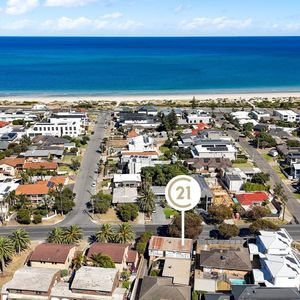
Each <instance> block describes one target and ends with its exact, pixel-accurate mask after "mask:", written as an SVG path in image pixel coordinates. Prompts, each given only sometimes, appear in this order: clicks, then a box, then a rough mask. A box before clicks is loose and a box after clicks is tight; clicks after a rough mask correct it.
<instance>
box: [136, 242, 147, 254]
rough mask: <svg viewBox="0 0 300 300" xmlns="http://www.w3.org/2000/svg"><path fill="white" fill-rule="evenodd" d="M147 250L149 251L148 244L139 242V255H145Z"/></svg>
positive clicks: (137, 249)
mask: <svg viewBox="0 0 300 300" xmlns="http://www.w3.org/2000/svg"><path fill="white" fill-rule="evenodd" d="M146 249H147V243H145V242H138V243H137V244H136V251H137V252H138V253H139V254H145V252H146Z"/></svg>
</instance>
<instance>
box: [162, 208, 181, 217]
mask: <svg viewBox="0 0 300 300" xmlns="http://www.w3.org/2000/svg"><path fill="white" fill-rule="evenodd" d="M164 214H165V216H166V218H167V219H170V217H171V216H177V215H179V212H178V211H176V210H174V209H173V208H171V207H165V208H164Z"/></svg>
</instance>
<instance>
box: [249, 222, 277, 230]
mask: <svg viewBox="0 0 300 300" xmlns="http://www.w3.org/2000/svg"><path fill="white" fill-rule="evenodd" d="M267 229H269V230H278V229H279V228H278V226H277V225H276V224H274V223H273V222H272V221H270V220H266V219H258V220H255V221H253V222H252V224H251V225H250V226H249V230H250V231H251V232H252V233H258V232H259V231H260V230H267Z"/></svg>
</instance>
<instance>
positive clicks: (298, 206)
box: [228, 130, 300, 224]
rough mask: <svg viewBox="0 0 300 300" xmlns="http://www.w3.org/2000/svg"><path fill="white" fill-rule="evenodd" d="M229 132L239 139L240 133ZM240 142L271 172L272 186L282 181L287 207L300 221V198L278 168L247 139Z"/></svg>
mask: <svg viewBox="0 0 300 300" xmlns="http://www.w3.org/2000/svg"><path fill="white" fill-rule="evenodd" d="M228 132H229V134H230V135H231V136H232V137H233V138H234V139H238V138H239V135H240V133H239V132H238V131H235V130H228ZM239 144H240V145H241V146H242V147H243V148H244V149H245V151H246V152H247V153H248V154H249V156H250V157H251V159H253V161H254V162H255V164H256V165H257V167H258V168H260V169H261V170H262V171H263V172H266V173H269V174H270V181H271V184H272V186H273V185H274V184H275V183H278V182H279V183H281V184H282V186H283V188H284V191H285V193H286V195H287V197H288V202H287V208H288V210H289V212H290V213H291V214H292V215H293V217H294V222H295V223H297V224H299V223H300V203H299V200H298V199H297V198H296V197H295V196H294V194H293V193H292V192H291V190H290V189H289V188H288V186H287V185H286V184H285V183H284V182H283V181H282V180H281V179H280V177H279V176H278V174H277V173H276V170H274V169H273V168H272V166H271V165H270V164H269V163H268V162H267V161H266V160H265V159H264V158H263V157H262V156H261V154H260V153H259V152H258V151H257V150H256V149H255V148H254V147H253V146H251V145H249V143H248V141H247V140H246V139H239Z"/></svg>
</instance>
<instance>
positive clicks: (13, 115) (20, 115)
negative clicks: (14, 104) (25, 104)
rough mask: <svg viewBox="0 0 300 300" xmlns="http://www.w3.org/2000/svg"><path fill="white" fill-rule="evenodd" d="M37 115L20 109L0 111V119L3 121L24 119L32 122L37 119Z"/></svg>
mask: <svg viewBox="0 0 300 300" xmlns="http://www.w3.org/2000/svg"><path fill="white" fill-rule="evenodd" d="M37 118H38V117H37V115H36V114H32V113H30V112H25V111H22V110H19V111H16V112H1V113H0V120H1V121H5V122H13V121H16V120H24V121H25V122H34V121H36V120H37Z"/></svg>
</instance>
